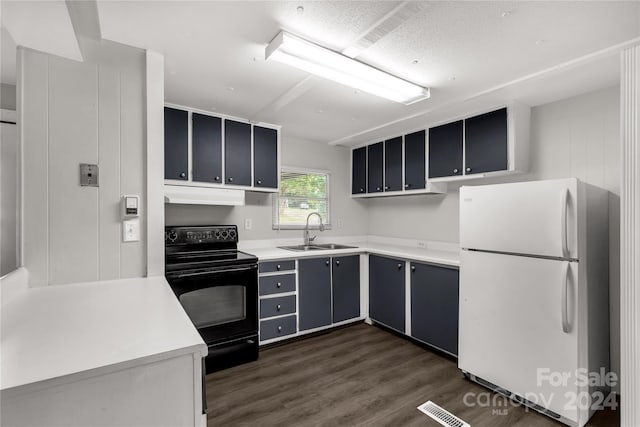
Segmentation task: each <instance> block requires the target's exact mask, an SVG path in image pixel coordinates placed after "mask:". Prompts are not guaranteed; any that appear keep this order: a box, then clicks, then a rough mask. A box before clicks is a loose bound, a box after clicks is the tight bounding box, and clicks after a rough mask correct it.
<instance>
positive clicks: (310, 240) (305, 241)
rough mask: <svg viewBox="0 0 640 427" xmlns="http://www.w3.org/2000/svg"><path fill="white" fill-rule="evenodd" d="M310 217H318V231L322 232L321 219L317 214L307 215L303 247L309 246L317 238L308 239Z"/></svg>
mask: <svg viewBox="0 0 640 427" xmlns="http://www.w3.org/2000/svg"><path fill="white" fill-rule="evenodd" d="M312 215H318V218H320V227H319V228H320V231H324V224H322V217H321V216H320V214H319V213H318V212H311V213H310V214H309V215H307V225H305V226H304V245H305V246H309V244H310V243H311V242H313V241H314V240H315V238H316V237H318V236H313V237H309V218H311V216H312Z"/></svg>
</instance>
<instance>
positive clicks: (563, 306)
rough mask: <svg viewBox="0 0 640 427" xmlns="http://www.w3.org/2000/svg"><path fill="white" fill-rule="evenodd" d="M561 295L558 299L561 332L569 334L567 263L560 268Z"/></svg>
mask: <svg viewBox="0 0 640 427" xmlns="http://www.w3.org/2000/svg"><path fill="white" fill-rule="evenodd" d="M562 276H563V280H562V295H561V298H560V313H561V316H562V332H564V333H565V334H568V333H569V330H570V327H571V325H569V312H568V309H567V291H568V290H569V262H565V263H564V267H563V268H562Z"/></svg>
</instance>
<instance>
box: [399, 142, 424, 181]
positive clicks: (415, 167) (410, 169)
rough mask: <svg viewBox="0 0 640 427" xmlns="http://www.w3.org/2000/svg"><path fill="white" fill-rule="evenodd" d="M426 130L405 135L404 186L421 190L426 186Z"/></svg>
mask: <svg viewBox="0 0 640 427" xmlns="http://www.w3.org/2000/svg"><path fill="white" fill-rule="evenodd" d="M425 155H426V153H425V131H424V130H421V131H418V132H414V133H410V134H408V135H405V136H404V188H405V190H419V189H422V188H424V187H425V180H426V176H425V165H426V157H425Z"/></svg>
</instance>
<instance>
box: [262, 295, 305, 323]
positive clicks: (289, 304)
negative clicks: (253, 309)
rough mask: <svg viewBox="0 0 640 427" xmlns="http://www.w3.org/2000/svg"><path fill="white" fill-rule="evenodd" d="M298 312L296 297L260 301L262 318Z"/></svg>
mask: <svg viewBox="0 0 640 427" xmlns="http://www.w3.org/2000/svg"><path fill="white" fill-rule="evenodd" d="M295 312H296V296H295V295H289V296H286V297H279V298H267V299H261V300H260V318H261V319H265V318H267V317H273V316H282V315H283V314H290V313H295Z"/></svg>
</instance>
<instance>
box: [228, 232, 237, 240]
mask: <svg viewBox="0 0 640 427" xmlns="http://www.w3.org/2000/svg"><path fill="white" fill-rule="evenodd" d="M229 237H230V238H231V239H235V238H236V230H229Z"/></svg>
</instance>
